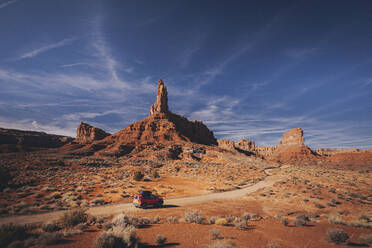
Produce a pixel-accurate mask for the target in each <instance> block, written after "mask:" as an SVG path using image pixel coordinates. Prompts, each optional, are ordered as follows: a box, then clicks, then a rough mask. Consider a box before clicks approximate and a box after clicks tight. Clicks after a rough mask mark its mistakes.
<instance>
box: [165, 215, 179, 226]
mask: <svg viewBox="0 0 372 248" xmlns="http://www.w3.org/2000/svg"><path fill="white" fill-rule="evenodd" d="M167 222H168V223H171V224H178V218H177V217H174V216H169V217H168V218H167Z"/></svg>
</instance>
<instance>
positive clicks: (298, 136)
mask: <svg viewBox="0 0 372 248" xmlns="http://www.w3.org/2000/svg"><path fill="white" fill-rule="evenodd" d="M303 135H304V133H303V131H302V129H301V128H293V129H291V130H289V131H287V132H285V133H284V134H283V137H282V140H281V141H279V146H284V145H297V146H301V145H304V144H305V141H304V136H303Z"/></svg>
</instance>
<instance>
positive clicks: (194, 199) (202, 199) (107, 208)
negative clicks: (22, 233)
mask: <svg viewBox="0 0 372 248" xmlns="http://www.w3.org/2000/svg"><path fill="white" fill-rule="evenodd" d="M282 179H283V176H278V175H268V176H267V177H266V178H265V179H264V180H263V181H260V182H258V183H256V184H254V185H252V186H248V187H246V188H243V189H238V190H233V191H227V192H222V193H211V194H207V195H199V196H189V197H180V198H172V199H166V200H165V202H164V204H165V205H174V206H178V207H183V206H190V205H196V204H201V203H207V202H211V201H214V200H222V199H232V198H238V197H242V196H245V195H247V194H251V193H253V192H255V191H257V190H259V189H262V188H265V187H269V186H271V185H273V184H274V183H276V182H278V181H280V180H282ZM123 211H131V212H139V211H146V210H143V209H137V208H135V207H134V206H133V205H132V204H131V203H119V204H111V205H104V206H98V207H91V208H89V209H88V211H87V212H88V213H89V214H91V215H94V216H105V215H115V214H119V213H122V212H123ZM64 212H66V211H55V212H50V213H43V214H33V215H22V216H11V217H5V218H0V224H5V223H11V222H12V223H16V224H33V223H41V222H47V221H51V220H56V219H58V218H59V217H60V216H62V215H63V213H64Z"/></svg>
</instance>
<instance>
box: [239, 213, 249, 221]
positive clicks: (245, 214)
mask: <svg viewBox="0 0 372 248" xmlns="http://www.w3.org/2000/svg"><path fill="white" fill-rule="evenodd" d="M241 218H242V220H246V221H248V220H250V219H251V214H250V213H244V214H242V216H241Z"/></svg>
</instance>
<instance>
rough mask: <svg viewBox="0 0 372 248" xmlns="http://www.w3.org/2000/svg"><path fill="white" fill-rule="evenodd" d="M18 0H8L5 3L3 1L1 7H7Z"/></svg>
mask: <svg viewBox="0 0 372 248" xmlns="http://www.w3.org/2000/svg"><path fill="white" fill-rule="evenodd" d="M17 1H18V0H11V1H8V2H5V3H2V4H0V9H2V8H5V7H6V6H8V5H10V4H13V3H15V2H17Z"/></svg>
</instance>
